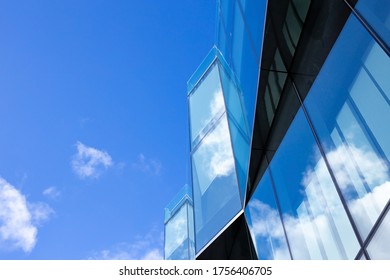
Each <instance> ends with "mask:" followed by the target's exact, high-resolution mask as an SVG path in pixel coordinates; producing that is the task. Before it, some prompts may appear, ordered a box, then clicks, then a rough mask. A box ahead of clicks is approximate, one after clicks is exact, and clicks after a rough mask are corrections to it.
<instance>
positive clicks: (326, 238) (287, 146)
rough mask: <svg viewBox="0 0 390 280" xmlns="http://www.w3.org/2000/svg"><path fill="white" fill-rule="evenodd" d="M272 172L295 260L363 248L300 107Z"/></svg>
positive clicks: (350, 255) (351, 254) (348, 256)
mask: <svg viewBox="0 0 390 280" xmlns="http://www.w3.org/2000/svg"><path fill="white" fill-rule="evenodd" d="M270 172H271V174H272V178H273V180H274V183H275V189H276V193H277V196H278V201H279V203H280V208H281V211H282V217H283V223H284V226H285V229H286V234H287V238H288V240H289V244H290V249H291V254H292V257H293V258H294V259H353V258H354V257H355V256H356V254H357V252H358V251H359V249H360V248H359V244H358V242H357V240H356V237H355V235H354V232H353V230H352V226H351V224H350V223H349V220H348V217H347V215H346V213H345V211H344V208H343V206H342V203H341V201H340V198H339V196H338V194H337V192H336V189H335V186H334V184H333V182H332V180H331V177H330V174H329V172H328V169H327V168H326V165H325V162H324V160H323V158H322V157H321V154H320V153H319V150H318V147H317V144H316V142H315V140H314V137H313V135H312V133H311V130H310V128H309V126H308V124H307V122H306V119H305V117H304V115H303V113H302V111H301V110H300V111H298V113H297V115H296V117H295V119H294V121H293V123H292V124H291V126H290V128H289V130H288V131H287V133H286V135H285V137H284V139H283V141H282V143H281V144H280V146H279V149H278V150H277V152H276V153H275V155H274V157H273V159H272V161H271V163H270Z"/></svg>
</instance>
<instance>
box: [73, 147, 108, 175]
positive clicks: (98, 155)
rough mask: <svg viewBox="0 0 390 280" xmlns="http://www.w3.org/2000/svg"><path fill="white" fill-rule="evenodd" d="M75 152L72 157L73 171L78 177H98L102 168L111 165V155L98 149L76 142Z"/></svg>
mask: <svg viewBox="0 0 390 280" xmlns="http://www.w3.org/2000/svg"><path fill="white" fill-rule="evenodd" d="M76 147H77V153H76V154H75V155H74V156H73V159H72V168H73V171H74V172H75V173H76V174H77V175H78V176H79V177H80V178H98V177H99V176H100V174H101V173H102V171H103V170H105V169H107V168H108V167H110V166H112V165H113V161H112V158H111V156H110V155H109V154H108V153H107V152H105V151H100V150H98V149H95V148H92V147H88V146H86V145H84V144H83V143H81V142H77V143H76Z"/></svg>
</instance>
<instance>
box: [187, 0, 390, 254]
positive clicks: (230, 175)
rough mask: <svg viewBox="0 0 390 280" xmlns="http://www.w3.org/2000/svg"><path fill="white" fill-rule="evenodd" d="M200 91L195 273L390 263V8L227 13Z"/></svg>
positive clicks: (318, 4)
mask: <svg viewBox="0 0 390 280" xmlns="http://www.w3.org/2000/svg"><path fill="white" fill-rule="evenodd" d="M217 11H218V13H217V14H218V20H217V32H216V46H215V47H214V48H213V49H212V51H211V52H210V53H209V55H208V56H207V57H206V59H205V60H204V61H203V62H202V64H201V65H200V67H199V68H198V69H197V70H196V71H195V73H194V75H193V76H192V77H191V78H190V80H189V81H188V102H189V115H190V138H191V139H190V142H191V164H192V189H193V201H194V230H195V258H196V259H390V245H389V244H390V243H389V242H388V240H387V238H388V236H390V216H389V214H388V212H389V208H390V163H389V158H390V131H389V128H390V126H389V120H390V79H389V77H390V57H389V55H390V47H389V46H390V1H387V0H377V1H372V0H358V1H350V0H344V1H343V0H268V1H265V0H264V1H259V0H219V1H217Z"/></svg>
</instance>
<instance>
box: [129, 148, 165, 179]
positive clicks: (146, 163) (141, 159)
mask: <svg viewBox="0 0 390 280" xmlns="http://www.w3.org/2000/svg"><path fill="white" fill-rule="evenodd" d="M131 166H132V168H133V169H135V170H139V171H142V172H144V173H147V174H152V175H160V174H161V169H162V164H161V162H160V161H159V160H157V159H149V158H146V157H145V155H144V154H143V153H141V154H139V155H138V158H137V161H136V162H133V163H132V164H131Z"/></svg>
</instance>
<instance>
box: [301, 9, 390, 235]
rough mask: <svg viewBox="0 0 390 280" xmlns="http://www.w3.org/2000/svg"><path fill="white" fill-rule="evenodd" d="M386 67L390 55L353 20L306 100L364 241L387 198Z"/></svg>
mask: <svg viewBox="0 0 390 280" xmlns="http://www.w3.org/2000/svg"><path fill="white" fill-rule="evenodd" d="M351 46H354V47H353V48H351ZM389 69H390V59H389V57H388V56H387V55H386V54H385V53H384V52H383V50H382V49H381V48H380V47H379V46H378V44H376V42H375V41H374V40H373V38H372V37H371V36H370V34H369V33H368V32H367V31H366V30H365V29H364V28H363V26H362V25H361V24H360V22H359V21H358V20H357V19H356V18H355V17H353V16H352V17H350V19H349V20H348V22H347V24H346V25H345V27H344V29H343V31H342V33H341V34H340V36H339V39H338V40H337V41H336V43H335V45H334V47H333V49H332V51H331V53H330V54H329V56H328V59H327V61H326V62H325V64H324V66H323V68H322V69H321V72H320V73H319V75H318V77H317V79H316V81H315V83H314V84H313V86H312V88H311V90H310V92H309V94H308V97H307V98H306V100H305V105H306V107H307V109H308V112H309V115H310V117H311V119H312V121H313V124H314V127H315V129H316V131H317V133H318V136H319V139H320V141H321V143H322V146H323V147H324V150H325V153H326V157H327V159H328V161H329V164H330V165H331V169H332V172H333V174H334V175H335V177H336V180H337V182H338V184H339V186H340V189H341V191H342V194H343V197H344V199H345V200H346V202H347V204H348V207H349V210H350V212H351V215H352V217H353V218H354V220H355V223H356V225H357V228H358V230H359V232H360V234H361V236H362V238H363V239H365V238H366V237H367V235H368V234H369V232H370V231H371V229H372V226H373V225H374V223H375V222H376V220H377V218H378V216H379V214H380V213H381V211H382V210H383V208H384V206H385V205H386V203H387V202H388V200H389V199H390V172H389V157H390V134H389V125H388V120H389V119H390V103H389V97H390V79H389V78H388V77H389V76H388V72H389Z"/></svg>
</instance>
